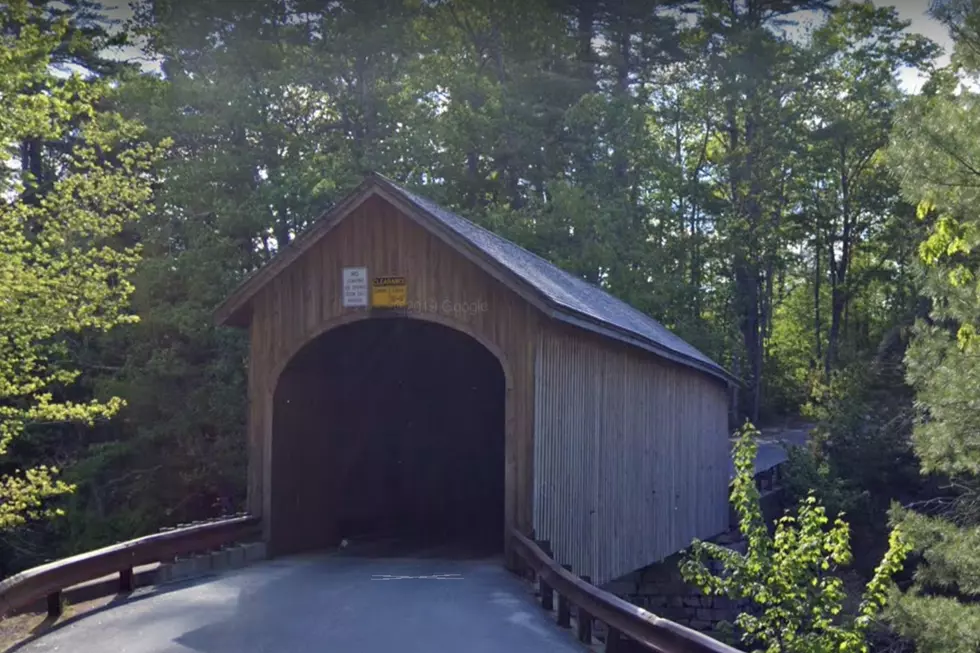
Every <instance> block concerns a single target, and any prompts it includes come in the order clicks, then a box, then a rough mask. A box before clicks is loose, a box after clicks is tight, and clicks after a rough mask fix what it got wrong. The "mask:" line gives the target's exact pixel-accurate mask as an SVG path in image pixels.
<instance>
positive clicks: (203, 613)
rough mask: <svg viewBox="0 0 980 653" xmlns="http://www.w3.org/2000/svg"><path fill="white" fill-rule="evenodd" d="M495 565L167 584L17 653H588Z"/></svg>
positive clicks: (245, 572)
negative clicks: (191, 652) (317, 652)
mask: <svg viewBox="0 0 980 653" xmlns="http://www.w3.org/2000/svg"><path fill="white" fill-rule="evenodd" d="M583 650H584V648H583V647H582V646H581V645H579V644H578V642H577V640H576V639H575V638H574V636H573V635H572V634H571V632H570V631H567V630H562V629H559V628H558V627H557V626H555V625H554V623H553V622H551V621H550V619H549V616H548V615H547V614H546V613H545V612H544V611H543V610H541V608H540V607H539V606H538V605H537V604H535V603H534V601H533V597H532V595H531V593H530V587H529V586H528V585H526V584H524V583H523V582H522V581H520V580H519V579H517V578H516V577H514V576H512V575H511V574H510V573H509V572H507V571H506V570H505V569H504V568H503V567H502V566H501V564H500V561H499V560H498V559H494V558H486V559H479V560H472V559H470V560H467V559H455V560H454V559H439V558H424V557H421V558H375V557H357V556H354V555H336V554H334V555H327V554H324V555H317V556H309V557H295V558H284V559H276V560H272V561H268V562H264V563H261V564H258V565H255V566H252V567H247V568H245V569H241V570H238V571H235V572H229V573H227V574H223V575H221V576H215V577H211V578H208V579H203V580H201V581H198V582H195V583H193V584H182V585H180V586H173V585H171V586H169V587H168V586H164V588H163V589H158V590H154V591H153V592H152V593H148V594H145V595H143V596H139V595H134V596H133V597H131V598H130V599H127V600H126V601H124V602H122V603H119V604H117V605H115V606H113V607H110V608H107V609H104V610H102V611H99V612H95V613H90V614H88V615H86V616H82V617H80V618H79V619H77V620H74V621H69V622H67V623H66V624H65V625H63V626H61V627H58V628H56V629H55V630H52V631H50V632H49V633H47V634H45V635H43V636H42V637H40V638H38V639H36V640H34V641H33V642H29V643H27V644H26V645H24V646H22V647H20V648H18V649H17V651H18V653H54V652H58V653H105V652H106V651H113V652H118V653H183V652H187V651H198V652H200V653H266V652H268V653H313V652H315V651H336V652H338V653H347V652H348V651H349V652H352V653H390V652H392V651H398V652H399V653H415V652H418V653H422V652H423V651H424V652H425V653H437V652H440V651H446V652H447V653H450V652H451V653H457V652H459V651H466V652H467V653H483V652H487V653H489V652H491V651H493V652H494V653H499V652H503V651H506V652H508V653H531V652H534V653H571V652H573V651H574V652H575V653H582V651H583Z"/></svg>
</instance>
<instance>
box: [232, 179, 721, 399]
mask: <svg viewBox="0 0 980 653" xmlns="http://www.w3.org/2000/svg"><path fill="white" fill-rule="evenodd" d="M375 194H380V195H382V196H383V197H385V198H386V199H388V200H389V201H391V202H392V203H394V204H395V205H396V206H397V205H406V204H407V206H400V208H405V209H409V211H408V212H409V213H410V214H412V217H414V218H416V220H418V221H419V222H420V223H421V224H422V225H423V226H425V227H428V228H429V229H430V230H432V231H435V232H436V233H437V235H439V236H442V237H443V238H444V239H445V240H447V241H449V242H450V244H453V245H456V246H463V247H465V249H466V250H467V251H468V252H470V253H473V254H476V255H477V257H479V258H480V259H483V260H482V261H477V262H482V263H485V264H489V265H490V266H491V267H492V268H494V269H495V270H496V271H497V272H498V273H499V272H502V273H504V274H498V275H495V276H497V277H498V278H500V279H501V281H503V282H504V283H506V284H507V285H509V286H511V288H512V289H513V290H515V291H516V292H518V293H519V294H521V295H522V296H524V297H526V298H529V299H530V297H528V290H530V291H531V295H534V296H537V298H538V299H539V300H541V301H535V302H534V303H535V304H536V305H538V307H539V308H542V310H544V311H545V312H546V313H547V314H548V315H549V316H551V317H553V318H555V319H558V320H560V321H562V322H567V323H570V324H573V325H575V326H577V327H580V328H584V329H587V330H589V331H593V332H596V333H598V334H600V335H603V336H606V337H609V338H613V339H616V340H620V341H625V342H627V343H629V344H632V345H634V346H638V347H640V348H642V349H646V350H648V351H651V352H653V353H655V354H657V355H659V356H661V357H663V358H667V359H669V360H672V361H674V362H677V363H680V364H683V365H686V366H688V367H693V368H695V369H698V370H701V371H703V372H707V373H709V374H711V375H712V376H715V377H717V378H719V379H721V380H723V381H725V382H732V381H734V378H733V377H732V376H731V374H729V373H728V372H727V371H726V370H725V369H724V368H722V367H721V366H720V365H718V364H717V363H715V362H714V361H713V360H711V359H710V358H708V357H707V356H706V355H704V354H703V353H701V352H700V351H698V350H697V349H696V348H695V347H693V346H691V345H690V344H688V343H687V342H685V341H684V340H682V339H681V338H680V337H678V336H677V335H675V334H674V333H671V332H670V331H669V330H668V329H667V328H666V327H664V326H663V325H662V324H660V323H659V322H657V321H656V320H655V319H653V318H652V317H650V316H648V315H646V314H645V313H641V312H640V311H638V310H636V309H635V308H633V307H632V306H630V305H629V304H627V303H626V302H624V301H622V300H620V299H617V298H615V297H613V296H612V295H610V294H609V293H607V292H605V291H604V290H602V289H601V288H598V287H596V286H594V285H592V284H590V283H588V282H586V281H585V280H583V279H581V278H579V277H577V276H575V275H573V274H569V273H568V272H566V271H564V270H562V269H561V268H559V267H557V266H555V265H554V264H552V263H549V262H548V261H546V260H545V259H543V258H541V257H540V256H537V255H536V254H533V253H531V252H529V251H528V250H526V249H524V248H523V247H520V246H519V245H517V244H516V243H512V242H511V241H509V240H507V239H506V238H503V237H501V236H498V235H497V234H495V233H493V232H492V231H488V230H487V229H484V228H483V227H480V226H479V225H477V224H474V223H473V222H470V221H469V220H467V219H466V218H463V217H460V216H458V215H456V214H455V213H452V212H450V211H447V210H446V209H444V208H442V207H441V206H438V205H437V204H435V203H434V202H432V201H430V200H428V199H425V198H423V197H420V196H419V195H416V194H415V193H412V192H410V191H408V190H407V189H405V188H403V187H402V186H400V185H398V184H396V183H395V182H394V181H392V180H390V179H388V178H387V177H384V176H382V175H379V174H376V173H375V174H372V175H370V176H368V178H367V179H365V181H364V182H363V183H362V184H361V185H360V186H358V188H357V189H356V190H355V191H354V192H353V193H351V194H350V195H349V196H348V197H347V198H346V199H345V200H343V201H342V202H340V203H339V204H338V205H337V206H335V207H334V208H333V209H331V210H330V211H329V212H327V214H326V215H324V216H322V217H321V218H320V220H318V221H317V223H316V224H314V226H313V227H311V228H310V229H309V230H307V231H306V232H305V233H304V234H303V235H301V236H300V237H298V238H296V239H295V240H294V241H293V242H292V243H290V245H289V246H287V247H286V248H284V249H283V251H282V252H280V253H279V254H278V255H277V256H276V257H275V258H274V259H273V260H272V261H270V262H269V263H268V264H267V265H266V266H264V267H263V268H261V269H259V270H257V271H256V272H255V273H254V274H253V275H251V276H250V277H249V278H248V279H246V280H245V281H244V282H243V283H242V284H241V285H240V286H239V287H238V289H236V290H235V292H233V293H232V294H231V296H230V297H229V298H228V299H227V300H225V301H224V302H223V303H222V304H221V305H220V306H219V307H218V308H217V309H216V311H215V319H216V321H217V322H218V323H219V324H235V325H239V326H243V325H244V324H247V314H246V310H247V307H248V304H249V300H250V299H251V297H252V296H254V295H255V293H256V292H258V290H259V289H260V288H261V287H262V286H264V285H265V284H266V283H268V282H269V281H270V280H271V279H272V278H273V277H274V276H276V275H277V274H278V273H279V272H280V271H282V270H283V269H284V268H285V267H287V266H288V265H289V264H290V263H291V262H292V261H293V260H295V259H296V258H298V257H299V256H300V255H301V254H302V253H303V252H304V251H306V249H308V248H309V247H310V246H311V245H312V244H313V243H315V242H316V241H318V240H319V239H320V238H321V237H323V236H324V235H325V234H326V233H327V232H328V231H329V230H330V228H331V227H333V226H334V225H336V224H337V223H338V222H340V220H342V219H343V218H344V217H346V216H347V215H348V214H349V213H350V212H351V211H352V210H353V209H354V208H355V207H356V206H358V205H359V204H360V203H361V202H363V201H364V200H365V199H367V198H368V197H370V196H372V195H375Z"/></svg>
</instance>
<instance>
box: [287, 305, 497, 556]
mask: <svg viewBox="0 0 980 653" xmlns="http://www.w3.org/2000/svg"><path fill="white" fill-rule="evenodd" d="M504 392H505V382H504V375H503V371H502V369H501V367H500V364H499V363H498V361H497V359H496V358H495V357H494V355H493V354H491V353H490V352H489V351H488V350H487V349H486V348H485V347H483V346H482V345H481V344H480V343H478V342H477V341H476V340H473V339H472V338H470V337H469V336H468V335H466V334H464V333H462V332H460V331H457V330H455V329H451V328H449V327H445V326H442V325H439V324H436V323H432V322H426V321H422V320H415V319H408V318H400V317H392V318H383V319H381V318H379V319H368V320H361V321H358V322H355V323H352V324H348V325H344V326H341V327H338V328H336V329H333V330H331V331H328V332H327V333H325V334H324V335H322V336H320V337H319V338H318V339H316V340H315V341H313V342H311V343H310V344H309V345H307V346H306V347H305V348H304V349H303V350H301V351H300V352H299V353H298V354H297V355H296V356H295V357H294V358H293V360H292V361H291V362H290V364H289V365H288V366H287V368H286V370H285V371H284V372H283V374H282V376H281V377H280V380H279V384H278V386H277V388H276V394H275V400H274V419H273V438H272V447H273V451H272V466H273V468H272V502H273V505H272V522H271V528H272V533H271V542H270V544H271V547H272V548H273V551H274V553H276V554H282V553H291V552H296V551H300V550H305V549H310V548H321V547H329V546H335V545H336V544H337V543H338V542H339V541H340V539H341V538H347V539H349V540H351V541H352V542H355V543H361V542H365V541H379V540H386V541H391V540H395V541H397V542H398V543H399V544H400V546H402V547H405V548H411V547H427V546H445V545H451V546H452V547H453V548H455V549H457V550H460V551H464V550H465V551H470V552H482V553H486V552H490V551H497V550H500V549H501V548H502V546H503V523H504V514H503V511H504V483H503V476H504Z"/></svg>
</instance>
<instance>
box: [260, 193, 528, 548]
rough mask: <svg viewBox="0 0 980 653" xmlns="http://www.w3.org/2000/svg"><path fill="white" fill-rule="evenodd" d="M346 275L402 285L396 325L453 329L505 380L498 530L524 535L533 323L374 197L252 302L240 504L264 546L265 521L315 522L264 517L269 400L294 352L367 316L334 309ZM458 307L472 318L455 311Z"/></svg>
mask: <svg viewBox="0 0 980 653" xmlns="http://www.w3.org/2000/svg"><path fill="white" fill-rule="evenodd" d="M355 266H366V267H367V268H368V274H369V275H370V276H382V275H402V276H405V277H406V278H407V284H408V302H409V307H410V308H409V310H407V311H405V312H404V315H406V316H407V317H412V318H417V319H425V320H431V321H434V322H438V323H440V324H444V325H447V326H451V327H453V328H456V329H459V330H461V331H463V332H465V333H467V334H469V335H471V336H472V337H474V338H476V339H477V340H479V341H480V342H481V343H482V344H483V345H484V346H486V347H487V348H488V349H490V350H491V351H492V352H493V353H494V355H495V356H497V358H498V360H500V361H501V365H502V367H503V369H504V373H505V376H506V380H507V389H506V397H505V404H506V407H505V412H506V420H505V421H506V424H505V470H504V482H505V495H506V504H505V522H506V524H502V525H501V526H502V528H503V527H504V526H505V525H506V526H510V525H515V526H517V527H518V528H522V529H529V528H530V526H531V509H532V505H531V501H532V487H531V486H532V476H531V474H532V455H533V444H532V427H533V410H534V386H533V383H534V382H533V373H534V357H535V351H534V348H535V344H536V342H537V323H538V319H539V317H538V316H539V314H538V313H537V311H536V310H535V309H534V308H532V307H531V306H530V305H528V304H527V303H526V302H525V301H523V300H521V299H520V298H519V297H517V296H516V295H514V294H513V293H512V292H511V291H509V290H507V289H506V288H505V287H504V286H503V285H502V284H501V283H500V282H498V281H497V280H496V279H494V278H493V277H491V276H490V275H489V274H487V273H486V272H484V271H483V270H481V269H479V268H478V267H477V266H475V265H474V264H473V263H471V262H470V261H468V260H466V259H465V258H464V257H463V256H462V255H460V254H459V253H457V252H456V251H454V250H452V249H451V248H450V247H449V246H448V245H447V244H446V243H444V242H443V241H442V240H440V238H439V237H437V236H435V235H433V234H432V233H430V232H428V231H427V230H425V229H424V228H422V227H421V226H419V224H417V223H416V222H415V221H414V219H412V218H411V217H410V216H409V215H407V214H405V213H402V212H401V211H399V210H398V209H397V208H395V207H394V206H392V205H391V204H390V203H388V202H387V201H385V200H384V199H382V198H380V197H377V196H375V197H370V198H368V199H367V200H366V201H365V202H364V203H362V204H361V205H360V206H358V207H357V208H355V209H354V210H353V212H352V213H351V214H350V215H349V216H347V217H346V218H345V219H344V220H342V221H341V222H340V223H339V224H337V225H336V226H335V227H333V229H331V230H330V231H329V232H328V233H327V234H326V235H325V236H324V238H323V239H322V240H321V241H319V242H317V243H316V244H314V245H313V246H311V247H310V248H309V249H307V250H306V251H304V253H303V254H302V256H301V257H300V258H299V259H297V260H296V261H295V262H294V263H293V264H291V265H290V266H288V267H286V268H285V269H283V270H282V271H281V272H280V273H279V274H278V275H277V276H276V277H275V278H274V279H273V280H272V281H271V282H270V283H269V284H268V285H266V286H265V287H263V288H262V290H261V291H260V292H259V293H258V294H257V295H256V296H255V297H254V298H253V299H252V319H251V324H250V335H251V358H250V369H249V375H250V381H249V395H250V396H249V400H250V412H249V438H248V443H249V444H248V446H249V478H248V495H249V509H250V510H251V511H253V512H255V513H257V514H261V515H262V516H263V524H264V528H265V534H266V537H267V538H268V537H269V536H270V524H271V520H275V521H276V522H277V523H279V524H283V523H285V522H288V521H289V520H293V519H296V520H303V519H310V518H315V516H310V515H291V514H272V512H273V511H272V505H273V504H272V484H274V483H276V482H277V481H276V478H275V477H274V476H273V474H272V466H271V464H272V457H273V454H274V451H275V447H274V446H273V444H274V438H275V437H276V434H275V433H274V432H273V431H274V427H273V422H274V420H273V415H272V411H273V394H274V392H275V390H276V384H277V380H278V378H279V376H280V373H281V371H282V370H283V369H284V368H285V366H286V364H287V363H288V362H289V361H290V359H291V358H292V357H293V356H294V355H295V354H296V353H298V352H299V351H300V350H301V349H302V347H303V346H304V345H306V344H307V343H309V342H311V341H312V340H313V339H315V338H316V337H317V336H319V335H320V334H322V333H325V332H326V331H327V330H329V329H331V328H333V327H335V326H338V325H341V324H346V323H349V322H352V321H355V320H361V319H367V318H369V317H370V316H371V313H370V312H369V311H368V310H367V309H350V308H343V307H342V306H341V297H340V290H341V284H342V268H344V267H355ZM474 303H475V304H476V306H475V307H474ZM466 305H469V306H470V307H471V308H474V309H475V310H470V311H457V310H455V309H456V307H460V308H461V307H464V306H466ZM277 467H278V466H277ZM280 473H281V469H280ZM277 504H278V502H277ZM277 510H281V508H277Z"/></svg>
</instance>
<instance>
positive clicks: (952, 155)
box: [890, 0, 980, 653]
mask: <svg viewBox="0 0 980 653" xmlns="http://www.w3.org/2000/svg"><path fill="white" fill-rule="evenodd" d="M934 11H935V12H936V15H937V16H938V17H939V18H940V19H941V20H943V21H944V22H946V23H947V25H948V26H949V27H950V28H951V32H952V34H953V35H954V37H955V38H956V52H955V56H954V66H957V67H960V68H959V71H960V72H961V73H962V74H963V75H964V77H965V78H966V79H967V80H970V79H972V81H976V79H977V74H978V68H977V66H976V64H977V61H976V52H977V46H978V45H980V38H978V37H977V31H976V27H977V25H978V21H980V6H978V5H977V4H976V3H974V2H960V1H958V0H954V1H950V2H938V3H936V5H935V7H934ZM955 70H956V69H955V68H954V71H955ZM959 81H960V80H959V79H958V78H957V76H956V75H954V74H952V71H944V72H943V73H941V74H937V75H936V76H935V77H934V78H933V80H931V83H930V85H929V87H928V88H927V89H926V90H927V92H926V93H924V94H923V95H922V96H920V97H917V98H915V99H914V100H913V101H910V102H909V104H908V106H907V108H906V109H905V111H904V112H903V114H902V116H901V121H900V122H899V123H898V124H897V125H896V129H895V131H894V134H893V144H892V148H891V151H890V163H891V166H892V168H893V169H894V171H895V173H896V176H897V177H898V178H899V179H900V180H901V183H902V192H903V193H904V194H905V195H906V197H907V198H908V199H909V201H912V202H916V203H917V204H918V213H919V216H920V217H921V218H923V219H926V220H929V221H930V222H931V229H930V231H929V234H928V236H927V237H926V238H925V239H924V240H923V241H922V243H921V245H920V248H919V253H920V256H921V260H922V266H923V268H924V276H925V284H924V288H923V294H924V295H925V296H926V297H927V298H928V299H929V302H930V310H929V312H928V315H926V316H924V317H923V318H922V319H920V320H919V321H918V322H917V323H916V326H915V332H914V338H913V342H912V345H911V346H910V347H909V350H908V353H907V355H906V364H907V369H908V380H909V383H910V384H911V385H912V386H913V387H914V389H915V391H916V401H917V408H918V414H917V415H916V422H915V427H914V431H913V445H914V448H915V452H916V455H917V456H918V458H919V460H920V461H921V469H922V473H923V474H924V475H931V476H933V477H934V478H938V479H940V480H941V481H942V482H944V483H945V484H946V486H947V488H946V491H945V492H943V493H942V494H939V495H938V496H936V497H933V498H932V499H930V500H929V501H923V502H918V503H913V504H911V505H909V506H907V507H906V508H905V509H902V510H896V511H894V513H893V515H892V517H893V520H894V521H895V522H896V523H898V524H901V527H902V528H903V529H905V530H906V531H907V532H908V533H909V536H910V539H911V542H912V543H913V544H914V546H915V548H916V551H917V553H918V554H919V555H920V557H921V561H920V563H919V565H918V567H917V569H916V572H915V576H914V581H913V583H912V584H911V586H910V587H909V588H908V589H907V590H906V591H905V592H904V593H903V594H901V595H899V596H898V597H897V601H896V602H895V604H894V608H893V609H892V610H891V615H890V616H891V619H892V622H893V623H894V625H895V628H896V630H897V631H898V632H900V633H901V634H903V635H904V636H905V637H907V638H909V639H911V640H912V641H914V642H915V644H916V647H917V649H918V650H920V651H924V652H928V651H952V652H954V653H958V652H964V653H965V652H966V651H976V650H977V648H978V646H980V639H978V636H977V633H978V632H980V607H978V603H977V598H978V597H980V584H978V582H977V579H978V578H980V576H978V567H977V562H976V560H977V558H976V550H977V546H978V544H980V539H978V533H980V509H978V505H980V504H978V498H980V453H978V452H980V418H978V413H977V411H976V401H977V396H978V394H977V393H978V391H980V365H978V360H980V358H978V353H980V339H978V336H977V327H978V325H980V293H978V288H980V286H978V285H977V279H978V278H980V257H978V255H977V245H978V244H980V242H978V238H980V236H978V234H980V222H978V212H977V209H978V207H980V201H978V200H980V197H978V196H977V191H976V189H977V186H978V181H980V172H978V168H977V166H976V161H977V160H980V151H978V149H977V143H978V141H977V136H978V125H980V97H978V96H977V94H975V93H974V92H972V91H971V90H969V89H960V90H959V91H958V90H957V86H958V82H959Z"/></svg>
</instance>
